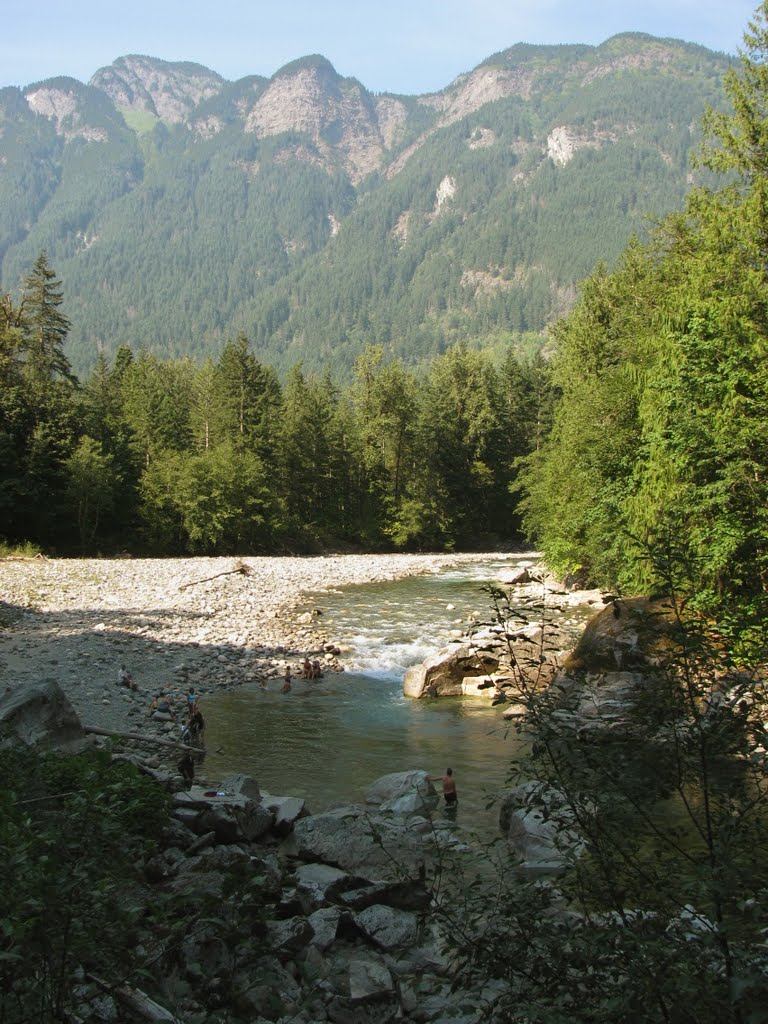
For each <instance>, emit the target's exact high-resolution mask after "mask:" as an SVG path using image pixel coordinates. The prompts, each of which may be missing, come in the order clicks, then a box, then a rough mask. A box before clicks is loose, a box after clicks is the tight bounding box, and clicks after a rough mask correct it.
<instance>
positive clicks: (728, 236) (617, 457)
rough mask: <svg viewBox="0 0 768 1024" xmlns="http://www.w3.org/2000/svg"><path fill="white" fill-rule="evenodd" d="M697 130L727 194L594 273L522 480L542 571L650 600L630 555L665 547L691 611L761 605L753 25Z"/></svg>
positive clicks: (761, 375)
mask: <svg viewBox="0 0 768 1024" xmlns="http://www.w3.org/2000/svg"><path fill="white" fill-rule="evenodd" d="M747 41H748V49H747V52H746V53H745V55H744V57H743V58H742V67H741V70H740V71H739V72H733V73H732V74H731V75H730V76H729V77H728V79H727V82H726V88H727V90H728V93H729V95H730V96H731V98H732V100H733V104H734V113H733V114H732V115H716V114H710V115H709V117H708V118H707V121H706V126H707V127H708V129H709V130H710V131H714V132H716V135H715V137H714V139H711V140H709V141H708V142H707V143H706V146H705V148H704V150H703V156H702V160H703V161H704V162H705V163H706V164H707V165H708V166H709V167H711V168H712V169H715V170H728V171H731V172H733V173H735V174H736V175H737V176H738V180H737V181H736V182H735V183H734V182H733V181H731V183H725V184H721V187H720V189H719V190H717V191H709V190H704V189H700V190H697V191H695V192H694V193H692V194H691V196H690V197H689V199H688V202H687V204H686V208H685V211H684V213H683V214H679V215H670V216H669V217H668V218H666V220H665V221H664V222H662V224H661V225H660V226H659V227H658V228H657V229H656V231H655V232H654V235H653V237H652V239H651V240H650V242H649V243H647V244H646V245H645V246H637V245H633V246H630V247H629V248H628V249H627V251H626V253H625V255H624V257H623V260H622V262H621V263H620V265H619V267H618V269H617V270H616V271H615V272H613V273H612V274H607V273H606V272H605V271H604V270H601V271H598V273H597V275H595V276H593V278H591V279H590V280H589V281H588V282H587V283H586V284H585V286H584V289H583V295H582V299H581V302H580V305H579V306H578V307H577V309H576V310H575V311H574V313H573V314H572V315H571V316H570V317H569V318H568V319H567V320H565V321H564V322H563V323H562V324H560V325H559V326H558V328H557V331H556V337H557V340H558V342H559V346H560V350H559V352H558V355H557V359H556V367H555V372H554V379H555V382H556V384H557V386H558V387H559V389H560V394H561V397H560V400H559V402H558V406H557V409H556V412H555V419H554V429H553V432H552V435H551V437H550V438H549V439H548V440H547V442H546V443H545V444H544V446H543V447H542V448H541V449H540V450H539V452H537V453H536V454H535V455H534V456H533V457H532V459H531V460H530V462H529V463H528V467H527V469H526V471H525V473H524V481H523V484H524V487H525V489H526V491H527V495H526V498H525V501H524V506H525V517H526V518H525V522H526V525H527V528H528V529H529V531H530V532H531V533H532V534H533V535H535V536H536V537H537V538H538V539H539V540H540V543H541V545H542V547H543V550H544V551H545V553H546V555H547V557H548V559H549V561H550V563H551V564H552V565H553V566H554V567H556V568H559V569H567V568H570V567H573V566H575V565H586V566H588V567H589V570H590V573H591V576H592V578H593V580H594V581H595V582H600V583H604V584H606V585H608V586H620V587H624V588H625V589H638V588H642V587H646V586H648V585H649V579H648V577H647V575H646V574H645V572H644V569H643V565H644V563H643V562H642V561H641V560H639V559H638V558H637V557H636V556H637V552H638V550H641V549H642V547H643V544H644V543H645V542H646V541H648V540H651V539H653V538H655V539H656V540H658V539H659V538H663V537H665V536H674V537H676V538H678V539H679V540H680V541H681V542H682V543H683V544H684V545H685V546H686V549H687V556H686V562H687V564H689V565H691V566H695V569H694V570H693V575H692V576H691V577H690V579H689V588H690V589H691V590H695V592H696V594H697V599H698V600H699V602H700V603H702V606H705V607H708V608H711V609H713V610H714V609H720V610H722V609H723V608H725V607H727V606H728V604H729V602H732V601H734V600H736V601H738V602H739V604H740V605H741V607H742V608H745V607H747V606H748V605H750V606H751V608H752V614H753V615H754V616H755V617H756V618H757V617H759V616H760V615H761V614H762V611H761V609H762V608H763V606H764V604H765V595H766V586H765V584H766V579H767V578H768V577H767V576H766V549H765V541H764V538H765V535H766V521H765V508H766V499H768V493H767V492H766V485H765V480H764V477H765V467H766V465H767V464H768V451H766V447H765V436H766V422H767V421H768V392H766V380H768V373H767V372H766V361H765V360H766V337H767V335H768V322H766V316H765V303H764V294H765V287H766V277H765V252H766V238H768V235H767V234H766V217H765V208H766V204H765V194H764V190H765V175H763V174H762V172H761V170H760V168H761V166H762V165H761V163H760V160H761V159H762V157H761V155H760V154H761V144H760V139H761V138H762V135H761V134H760V133H761V132H762V131H764V129H765V126H764V125H763V124H762V120H761V119H762V117H763V113H764V106H765V102H766V101H765V95H764V92H765V89H766V85H767V84H768V83H767V82H766V78H765V68H764V56H765V51H766V47H767V46H768V35H766V32H765V9H764V7H762V8H761V9H760V10H759V12H758V22H757V24H756V25H755V26H754V27H753V32H752V34H750V35H749V36H748V40H747Z"/></svg>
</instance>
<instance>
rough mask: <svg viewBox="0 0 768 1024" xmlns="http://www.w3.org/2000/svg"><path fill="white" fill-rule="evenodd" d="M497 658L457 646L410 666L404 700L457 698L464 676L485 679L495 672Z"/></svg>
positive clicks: (465, 645)
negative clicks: (407, 698) (413, 698)
mask: <svg viewBox="0 0 768 1024" xmlns="http://www.w3.org/2000/svg"><path fill="white" fill-rule="evenodd" d="M498 665H499V659H498V658H497V657H496V656H495V655H493V654H491V653H490V652H488V651H481V650H478V649H477V648H476V647H474V646H473V645H472V644H456V645H454V646H452V647H445V648H443V649H442V650H441V651H438V652H437V653H436V654H433V655H431V657H429V658H427V660H426V661H424V662H422V664H421V665H413V666H412V667H411V668H409V669H408V670H407V671H406V673H405V679H404V680H403V693H404V694H405V696H406V697H415V698H417V699H419V698H421V697H430V696H432V697H445V696H460V695H461V694H462V692H463V691H462V686H463V684H464V679H465V678H466V677H467V676H487V675H488V674H489V673H492V672H495V671H496V669H497V668H498Z"/></svg>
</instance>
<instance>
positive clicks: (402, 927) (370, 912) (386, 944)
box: [355, 904, 418, 950]
mask: <svg viewBox="0 0 768 1024" xmlns="http://www.w3.org/2000/svg"><path fill="white" fill-rule="evenodd" d="M355 923H356V924H357V926H358V928H359V929H360V931H361V932H363V934H364V935H366V936H367V938H368V939H370V941H371V942H372V943H373V944H374V945H375V946H378V947H379V949H383V950H393V949H401V948H403V947H406V946H412V945H413V944H414V943H415V942H416V937H417V934H418V923H417V919H416V916H415V914H412V913H410V912H409V911H407V910H396V909H395V908H394V907H385V906H382V905H381V904H374V906H372V907H367V908H366V909H365V910H361V911H359V912H358V913H357V914H355Z"/></svg>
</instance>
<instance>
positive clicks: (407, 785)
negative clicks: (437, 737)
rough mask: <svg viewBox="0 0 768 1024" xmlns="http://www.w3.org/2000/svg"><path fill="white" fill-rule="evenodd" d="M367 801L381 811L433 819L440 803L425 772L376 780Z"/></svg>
mask: <svg viewBox="0 0 768 1024" xmlns="http://www.w3.org/2000/svg"><path fill="white" fill-rule="evenodd" d="M365 802H366V803H367V804H374V805H375V806H377V807H378V809H379V811H389V812H390V813H391V814H398V815H402V816H404V817H407V816H409V815H420V816H421V817H429V816H430V815H431V813H432V812H433V811H434V810H435V808H436V807H437V805H438V803H439V799H438V795H437V792H436V790H435V787H434V786H433V785H432V783H431V781H430V777H429V775H427V773H426V772H425V771H421V770H413V771H407V772H392V774H391V775H383V776H382V777H381V778H379V779H376V781H375V782H372V783H371V785H370V786H369V787H368V789H367V790H366V793H365Z"/></svg>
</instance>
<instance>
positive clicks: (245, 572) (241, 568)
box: [179, 562, 253, 590]
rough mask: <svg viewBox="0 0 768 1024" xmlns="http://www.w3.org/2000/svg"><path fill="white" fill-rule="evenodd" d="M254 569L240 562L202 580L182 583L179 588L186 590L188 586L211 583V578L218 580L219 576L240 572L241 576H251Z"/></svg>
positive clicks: (233, 574)
mask: <svg viewBox="0 0 768 1024" xmlns="http://www.w3.org/2000/svg"><path fill="white" fill-rule="evenodd" d="M252 572H253V569H252V568H251V567H250V565H246V564H245V562H238V563H237V565H236V566H235V567H234V569H225V570H224V572H217V573H214V575H213V576H206V577H205V578H204V579H202V580H190V582H189V583H182V584H181V586H180V587H179V590H186V589H187V587H195V586H197V584H198V583H209V582H210V581H211V580H217V579H218V578H219V576H235V575H237V574H238V573H239V574H240V575H241V576H250V575H251V573H252Z"/></svg>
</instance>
